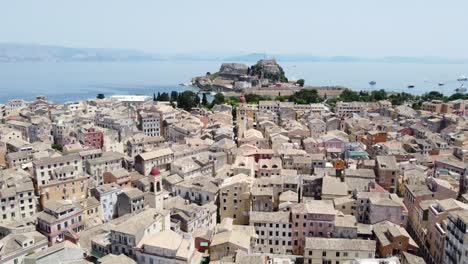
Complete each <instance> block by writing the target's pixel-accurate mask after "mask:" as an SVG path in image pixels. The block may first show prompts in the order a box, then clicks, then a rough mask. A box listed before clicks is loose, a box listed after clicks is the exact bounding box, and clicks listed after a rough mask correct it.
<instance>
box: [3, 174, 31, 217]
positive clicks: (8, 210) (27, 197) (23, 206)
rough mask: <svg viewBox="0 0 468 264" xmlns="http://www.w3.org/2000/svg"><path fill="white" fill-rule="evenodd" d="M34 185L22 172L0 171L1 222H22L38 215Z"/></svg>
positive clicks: (27, 175)
mask: <svg viewBox="0 0 468 264" xmlns="http://www.w3.org/2000/svg"><path fill="white" fill-rule="evenodd" d="M36 210H37V200H36V197H35V196H34V185H33V182H32V180H31V178H30V177H29V174H27V173H26V172H24V171H21V170H14V169H8V170H3V171H0V220H1V221H8V220H20V219H23V218H27V217H31V216H33V215H34V214H35V213H36Z"/></svg>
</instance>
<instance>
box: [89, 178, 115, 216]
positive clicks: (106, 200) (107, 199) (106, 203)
mask: <svg viewBox="0 0 468 264" xmlns="http://www.w3.org/2000/svg"><path fill="white" fill-rule="evenodd" d="M121 192H122V189H121V188H120V186H118V185H117V184H115V183H110V184H104V185H101V186H99V187H96V188H94V189H92V190H91V195H92V196H94V197H95V198H96V199H97V200H99V202H100V203H101V208H102V210H101V212H102V220H103V221H105V222H107V221H109V220H111V219H114V218H116V217H117V196H118V195H119V194H120V193H121Z"/></svg>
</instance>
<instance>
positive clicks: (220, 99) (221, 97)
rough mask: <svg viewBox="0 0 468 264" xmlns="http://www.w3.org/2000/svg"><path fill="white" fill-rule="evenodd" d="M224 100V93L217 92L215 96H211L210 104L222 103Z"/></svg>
mask: <svg viewBox="0 0 468 264" xmlns="http://www.w3.org/2000/svg"><path fill="white" fill-rule="evenodd" d="M224 102H225V98H224V94H222V93H217V94H215V96H214V98H213V102H212V104H213V105H219V104H224Z"/></svg>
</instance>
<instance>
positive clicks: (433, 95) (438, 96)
mask: <svg viewBox="0 0 468 264" xmlns="http://www.w3.org/2000/svg"><path fill="white" fill-rule="evenodd" d="M421 99H422V100H423V101H431V100H444V95H443V94H442V93H440V92H438V91H430V92H428V93H425V94H423V95H422V96H421Z"/></svg>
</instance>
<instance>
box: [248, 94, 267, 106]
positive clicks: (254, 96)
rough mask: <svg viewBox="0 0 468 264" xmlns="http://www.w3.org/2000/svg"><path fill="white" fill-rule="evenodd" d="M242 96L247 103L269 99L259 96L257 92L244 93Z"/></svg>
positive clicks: (256, 102)
mask: <svg viewBox="0 0 468 264" xmlns="http://www.w3.org/2000/svg"><path fill="white" fill-rule="evenodd" d="M244 97H245V101H246V102H247V103H255V104H258V102H259V101H263V100H271V99H270V98H269V97H266V96H261V95H258V94H246V95H245V96H244Z"/></svg>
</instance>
